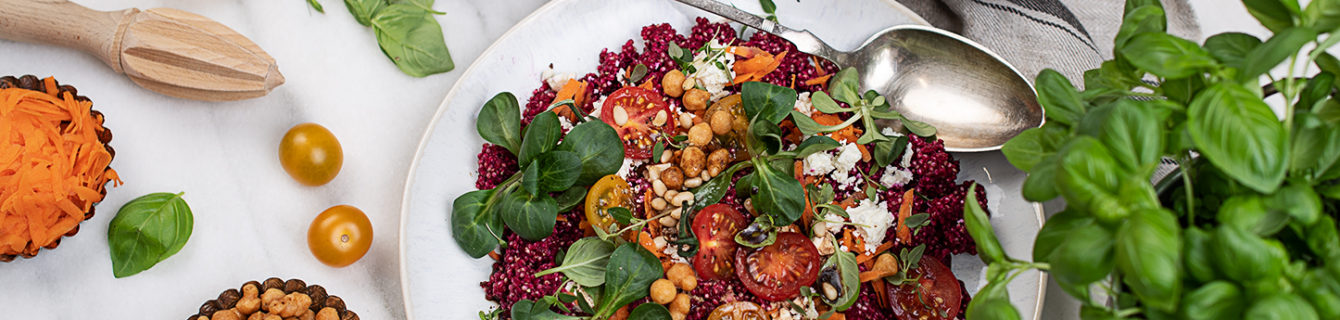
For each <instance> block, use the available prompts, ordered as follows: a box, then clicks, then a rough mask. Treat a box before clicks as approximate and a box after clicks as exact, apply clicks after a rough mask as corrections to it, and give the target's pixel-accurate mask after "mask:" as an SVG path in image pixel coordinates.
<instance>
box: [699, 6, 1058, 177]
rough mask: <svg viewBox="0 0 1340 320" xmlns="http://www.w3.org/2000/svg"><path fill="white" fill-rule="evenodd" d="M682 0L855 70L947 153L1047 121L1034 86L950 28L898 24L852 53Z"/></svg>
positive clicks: (995, 141) (732, 11) (981, 146)
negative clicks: (929, 131)
mask: <svg viewBox="0 0 1340 320" xmlns="http://www.w3.org/2000/svg"><path fill="white" fill-rule="evenodd" d="M678 1H679V2H682V3H685V4H688V5H691V6H694V7H697V8H699V9H703V10H706V11H708V12H711V13H714V14H717V15H720V16H722V17H725V18H727V19H731V20H734V21H736V22H739V23H742V24H744V25H747V26H750V27H752V28H755V29H758V30H762V31H763V32H768V33H771V34H774V35H777V36H779V37H782V38H783V39H786V40H788V41H791V42H792V43H794V44H795V45H796V49H797V50H799V51H801V52H805V53H808V54H811V55H815V56H818V57H820V58H825V59H828V60H829V61H833V63H835V64H837V65H838V66H839V67H843V68H846V67H852V68H855V69H856V71H857V72H858V73H859V74H860V83H861V87H862V88H866V89H870V90H875V91H876V92H879V93H880V94H882V95H884V97H885V99H886V100H887V101H889V105H891V106H893V109H894V110H895V111H898V112H899V113H902V114H903V116H905V117H907V118H908V119H912V120H917V121H921V122H925V123H928V124H930V125H932V126H935V128H936V130H937V133H936V136H937V137H939V138H940V139H942V140H944V141H945V149H946V150H948V151H954V152H979V151H991V150H998V149H1000V147H1001V146H1002V145H1004V144H1005V142H1006V141H1009V140H1010V138H1014V136H1016V135H1018V134H1019V133H1020V132H1023V131H1024V130H1027V129H1029V128H1036V127H1039V126H1041V125H1042V123H1043V110H1042V107H1041V106H1040V105H1039V104H1038V100H1037V95H1036V94H1035V93H1034V90H1033V86H1032V85H1031V84H1030V83H1029V82H1028V80H1027V79H1026V78H1024V76H1023V75H1022V74H1020V73H1019V71H1018V70H1016V69H1015V68H1014V67H1013V66H1010V64H1009V63H1007V62H1005V60H1004V59H1001V58H1000V56H997V55H996V54H995V53H992V52H991V51H990V50H987V49H986V48H983V47H982V46H981V45H979V44H977V43H975V42H973V41H972V40H969V39H967V38H963V37H962V36H959V35H956V34H953V33H951V32H948V31H944V30H941V29H937V28H933V27H925V26H915V25H905V26H896V27H892V28H888V29H884V30H883V31H880V32H877V33H875V34H874V35H873V36H871V37H870V38H868V39H867V40H866V41H865V43H864V44H862V45H861V46H860V47H858V48H856V50H853V51H849V52H848V51H840V50H836V49H833V47H831V46H829V45H828V44H826V43H824V42H823V41H821V40H819V38H818V37H815V36H814V34H812V33H810V32H809V31H805V30H799V31H797V30H793V29H790V28H787V27H784V26H781V25H779V24H777V23H775V22H772V21H769V20H766V19H763V18H761V17H758V16H755V15H753V14H750V13H748V12H745V11H743V10H740V9H737V8H735V7H731V6H728V5H724V4H722V3H720V2H716V1H714V0H678ZM894 124H896V123H889V125H894Z"/></svg>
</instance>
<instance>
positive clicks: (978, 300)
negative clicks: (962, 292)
mask: <svg viewBox="0 0 1340 320" xmlns="http://www.w3.org/2000/svg"><path fill="white" fill-rule="evenodd" d="M1006 289H1007V288H1006V283H1005V282H995V281H992V282H991V283H990V284H987V285H986V286H985V287H982V290H981V291H978V292H977V296H975V297H973V298H972V301H969V302H968V305H967V306H964V307H963V309H964V316H966V318H968V319H995V320H1020V319H1021V318H1020V316H1019V310H1016V309H1015V308H1014V305H1013V304H1010V293H1009V291H1007V290H1006Z"/></svg>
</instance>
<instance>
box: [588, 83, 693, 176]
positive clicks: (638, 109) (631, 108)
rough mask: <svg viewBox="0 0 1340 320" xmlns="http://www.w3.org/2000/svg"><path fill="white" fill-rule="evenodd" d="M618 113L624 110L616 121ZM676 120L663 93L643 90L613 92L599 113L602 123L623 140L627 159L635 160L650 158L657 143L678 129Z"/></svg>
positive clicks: (626, 88)
mask: <svg viewBox="0 0 1340 320" xmlns="http://www.w3.org/2000/svg"><path fill="white" fill-rule="evenodd" d="M616 109H621V110H623V111H619V112H622V116H620V117H615V112H616ZM675 118H677V117H676V116H675V113H674V112H672V111H671V110H670V104H669V103H666V102H665V98H664V97H662V96H661V94H660V93H657V92H656V91H655V90H651V89H647V88H641V87H625V88H622V89H619V90H616V91H614V93H611V94H610V96H609V97H608V98H605V104H604V105H603V106H602V107H601V109H600V121H604V122H605V123H607V124H609V125H610V126H612V127H614V130H615V131H617V132H618V133H619V137H620V138H622V139H623V150H624V155H625V156H627V157H629V158H633V159H646V158H650V157H651V149H652V148H653V147H655V146H656V139H659V138H660V137H661V136H664V135H666V132H667V131H668V130H670V129H674V128H675ZM616 120H624V121H623V123H622V124H621V123H619V121H616Z"/></svg>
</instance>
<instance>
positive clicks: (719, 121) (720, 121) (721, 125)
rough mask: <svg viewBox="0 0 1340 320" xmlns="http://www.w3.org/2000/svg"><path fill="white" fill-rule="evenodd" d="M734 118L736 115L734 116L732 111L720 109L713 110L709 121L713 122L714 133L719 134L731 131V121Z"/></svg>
mask: <svg viewBox="0 0 1340 320" xmlns="http://www.w3.org/2000/svg"><path fill="white" fill-rule="evenodd" d="M734 118H735V116H732V115H731V114H730V111H725V110H718V111H717V112H713V113H712V116H711V118H710V120H709V121H708V122H711V124H712V133H715V134H717V135H723V134H727V133H730V129H731V121H734V120H735V119H734Z"/></svg>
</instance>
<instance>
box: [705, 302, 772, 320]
mask: <svg viewBox="0 0 1340 320" xmlns="http://www.w3.org/2000/svg"><path fill="white" fill-rule="evenodd" d="M767 319H768V315H767V314H766V313H764V311H763V308H762V307H759V306H758V304H757V303H753V302H749V301H736V302H731V303H727V304H723V305H721V306H720V307H717V308H716V310H712V314H710V315H708V316H707V320H767Z"/></svg>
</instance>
